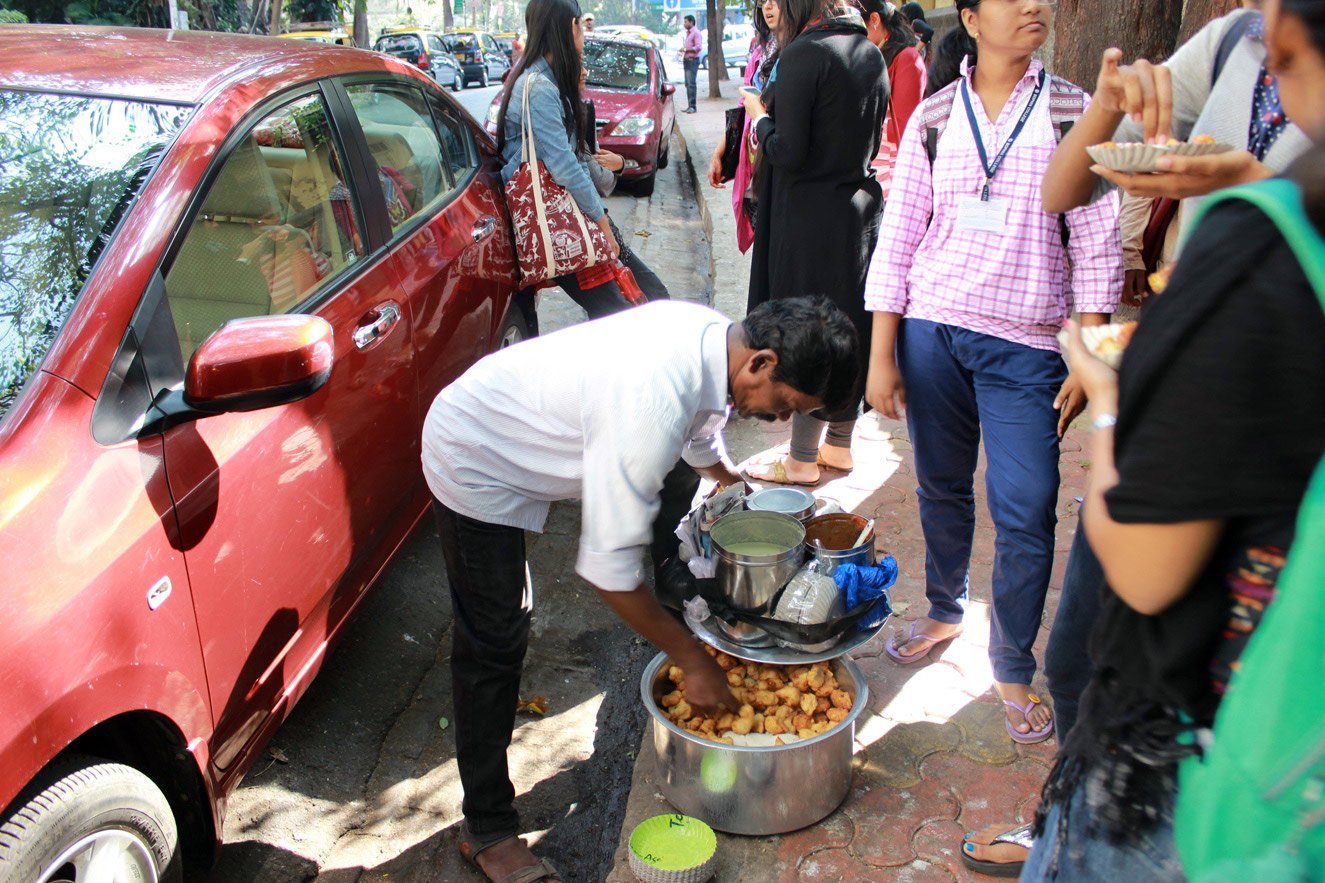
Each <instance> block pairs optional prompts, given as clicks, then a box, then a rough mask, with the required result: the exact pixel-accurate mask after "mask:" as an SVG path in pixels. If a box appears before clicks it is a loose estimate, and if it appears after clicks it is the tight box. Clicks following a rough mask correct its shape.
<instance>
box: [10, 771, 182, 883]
mask: <svg viewBox="0 0 1325 883" xmlns="http://www.w3.org/2000/svg"><path fill="white" fill-rule="evenodd" d="M25 797H26V798H27V799H26V800H25V799H24V798H25ZM19 801H23V802H22V803H17V802H16V806H17V808H16V809H15V810H14V812H13V814H11V815H10V816H9V817H8V818H6V819H3V820H0V879H5V880H25V881H39V883H45V881H48V880H52V879H57V880H59V879H78V880H82V879H83V874H84V870H83V868H82V867H80V865H79V860H80V859H81V860H82V861H87V860H88V859H89V858H90V854H91V852H92V850H93V848H95V849H97V850H100V851H105V850H107V849H118V850H122V852H121V858H122V860H123V866H124V867H125V869H126V873H129V874H135V875H136V876H126V877H119V876H117V877H115V878H113V879H114V880H116V881H119V880H121V879H146V880H158V881H165V883H179V881H181V880H183V878H184V872H183V859H182V857H181V856H180V851H179V832H178V830H177V828H176V826H175V817H174V814H173V813H172V812H171V811H170V804H169V803H168V802H167V800H166V796H165V795H164V794H162V793H161V789H160V788H158V787H157V786H156V784H155V783H154V782H153V781H152V780H151V779H149V778H147V776H145V775H143V774H142V773H140V772H139V771H138V770H136V769H134V768H133V767H129V766H125V765H124V764H119V763H110V762H108V761H103V760H98V759H97V758H93V757H83V756H72V757H70V758H68V759H67V760H65V761H63V762H61V763H59V764H57V765H55V766H53V767H52V768H50V769H49V770H47V771H46V772H45V773H43V774H42V775H41V776H40V777H38V778H37V779H36V780H35V781H34V782H33V783H32V785H31V786H29V788H28V790H26V791H24V792H23V794H22V795H20V797H19ZM98 861H100V859H99V860H98ZM70 868H75V869H77V872H76V873H74V874H72V875H71V874H69V873H68V869H70ZM62 869H64V870H65V873H63V874H60V873H59V872H60V871H61V870H62ZM130 869H131V870H130ZM57 875H58V876H57Z"/></svg>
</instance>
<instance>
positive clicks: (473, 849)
mask: <svg viewBox="0 0 1325 883" xmlns="http://www.w3.org/2000/svg"><path fill="white" fill-rule="evenodd" d="M519 839H520V838H519V835H518V834H511V835H508V836H506V837H499V838H497V839H496V840H493V841H491V842H489V843H482V842H480V841H479V839H478V838H477V837H475V836H474V835H473V833H471V832H470V830H469V826H468V825H461V828H460V842H459V843H458V844H457V847H458V848H459V850H460V857H461V858H463V859H464V860H465V861H466V862H468V863H469V864H470V865H471V866H472V867H473V868H474V869H475V870H476V871H478V872H479V873H480V874H482V875H483V876H485V877H488V872H487V871H485V870H483V868H482V867H481V866H480V865H479V863H478V857H479V856H480V855H482V854H483V853H484V852H486V851H487V850H489V849H491V848H492V847H494V846H496V845H498V844H500V843H505V842H506V841H508V840H519ZM520 842H521V843H523V842H524V841H523V840H521V841H520ZM488 879H489V880H492V881H493V883H538V881H540V880H548V881H553V883H562V877H561V873H560V872H559V871H557V869H556V868H554V867H553V866H552V863H551V862H550V861H548V860H547V859H545V858H541V859H539V860H538V861H537V862H535V863H534V864H532V865H525V866H524V867H523V868H518V869H516V870H514V871H512V872H511V873H509V874H507V875H506V876H505V877H502V878H501V879H500V880H497V879H495V878H493V877H488Z"/></svg>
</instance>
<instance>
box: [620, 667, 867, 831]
mask: <svg viewBox="0 0 1325 883" xmlns="http://www.w3.org/2000/svg"><path fill="white" fill-rule="evenodd" d="M669 664H670V661H669V660H668V658H667V656H666V654H663V653H659V654H658V655H657V656H655V657H654V659H653V661H652V662H650V663H649V665H648V667H647V668H645V670H644V676H643V678H642V679H641V681H640V695H641V698H642V699H643V701H644V707H645V708H647V709H648V712H649V716H650V717H652V718H653V748H654V753H655V754H656V756H657V760H656V762H657V765H658V781H659V783H660V786H661V789H662V793H663V796H664V797H666V798H667V800H668V802H669V803H671V804H672V806H674V807H676V808H677V809H678V810H679V811H681V812H683V813H685V814H686V815H691V816H694V817H695V818H697V819H701V820H703V821H705V822H707V823H708V824H709V825H710V826H712V827H714V828H716V829H718V830H719V831H726V832H728V833H730V834H749V835H756V836H765V835H770V834H784V833H786V832H788V831H795V830H798V829H800V828H804V827H806V826H807V825H813V824H814V823H815V822H818V821H819V820H821V819H823V818H824V817H825V816H827V815H828V814H829V813H831V812H832V811H833V810H835V809H837V807H838V806H839V805H840V804H841V803H842V801H843V800H844V799H846V796H847V792H848V791H850V790H851V755H852V751H853V750H854V747H855V740H856V718H857V717H859V716H860V713H861V712H862V711H863V710H864V709H865V706H866V705H867V704H868V703H869V687H868V686H866V684H865V678H864V676H863V675H862V674H861V671H860V669H859V668H858V667H857V666H856V664H855V663H854V662H852V661H851V660H850V659H848V658H847V657H845V656H842V657H839V658H838V659H835V660H833V662H832V663H831V665H832V667H833V672H834V674H836V676H837V680H838V683H839V684H840V685H841V688H842V689H843V690H845V691H846V692H847V693H849V694H850V695H851V697H852V703H851V712H850V713H849V714H848V715H847V717H846V720H844V721H842V723H840V724H839V725H838V726H836V727H834V728H833V729H831V730H829V731H828V732H826V733H822V734H820V735H818V736H815V737H814V738H813V739H806V740H804V741H801V742H793V743H791V744H789V745H777V746H771V747H767V748H756V747H748V746H742V745H724V744H720V743H717V742H710V741H708V740H707V739H702V738H700V737H698V736H694V735H692V734H691V733H688V732H686V731H685V730H683V729H681V728H680V727H678V726H677V725H676V724H674V723H672V722H671V721H670V720H668V719H667V718H666V717H665V716H664V715H663V713H662V709H661V708H660V707H659V705H658V700H659V699H660V698H661V697H662V695H663V694H664V693H668V692H671V690H672V686H671V682H670V681H668V680H667V666H668V665H669Z"/></svg>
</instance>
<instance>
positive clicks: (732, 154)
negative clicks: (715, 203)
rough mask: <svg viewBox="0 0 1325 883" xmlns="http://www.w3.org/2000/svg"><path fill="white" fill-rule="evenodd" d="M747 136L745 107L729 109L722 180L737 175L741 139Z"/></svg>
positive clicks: (723, 152) (723, 150) (727, 179)
mask: <svg viewBox="0 0 1325 883" xmlns="http://www.w3.org/2000/svg"><path fill="white" fill-rule="evenodd" d="M744 138H745V107H744V105H742V106H740V107H733V108H731V109H729V110H728V111H727V135H726V140H725V141H724V142H723V149H722V181H723V183H724V184H725V183H726V182H728V181H730V180H732V179H733V178H735V177H736V166H737V165H738V164H739V163H740V160H741V141H742V140H744Z"/></svg>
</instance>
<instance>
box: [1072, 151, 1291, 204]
mask: <svg viewBox="0 0 1325 883" xmlns="http://www.w3.org/2000/svg"><path fill="white" fill-rule="evenodd" d="M1155 168H1156V169H1158V172H1157V173H1152V174H1141V175H1125V174H1123V173H1122V172H1114V171H1110V170H1109V169H1106V168H1104V167H1103V166H1091V168H1090V170H1091V171H1092V172H1094V173H1095V174H1097V175H1099V176H1100V177H1101V178H1104V179H1106V180H1108V181H1112V182H1113V183H1114V184H1117V185H1118V186H1119V187H1120V188H1122V189H1123V190H1125V191H1126V192H1127V193H1128V194H1130V195H1131V196H1145V197H1151V198H1153V197H1159V196H1167V197H1168V198H1170V199H1186V198H1188V197H1189V196H1205V195H1206V194H1208V193H1213V192H1215V191H1216V190H1223V189H1224V188H1225V187H1233V186H1235V185H1238V184H1249V183H1251V182H1253V181H1261V180H1264V179H1265V178H1271V177H1273V176H1274V172H1272V171H1270V169H1269V167H1267V166H1265V165H1263V164H1262V163H1260V162H1257V160H1256V157H1254V156H1252V155H1251V154H1250V153H1248V152H1247V151H1245V150H1230V151H1228V152H1226V153H1212V154H1209V155H1207V156H1165V157H1162V158H1160V159H1159V160H1158V161H1157V162H1156V163H1155Z"/></svg>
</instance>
